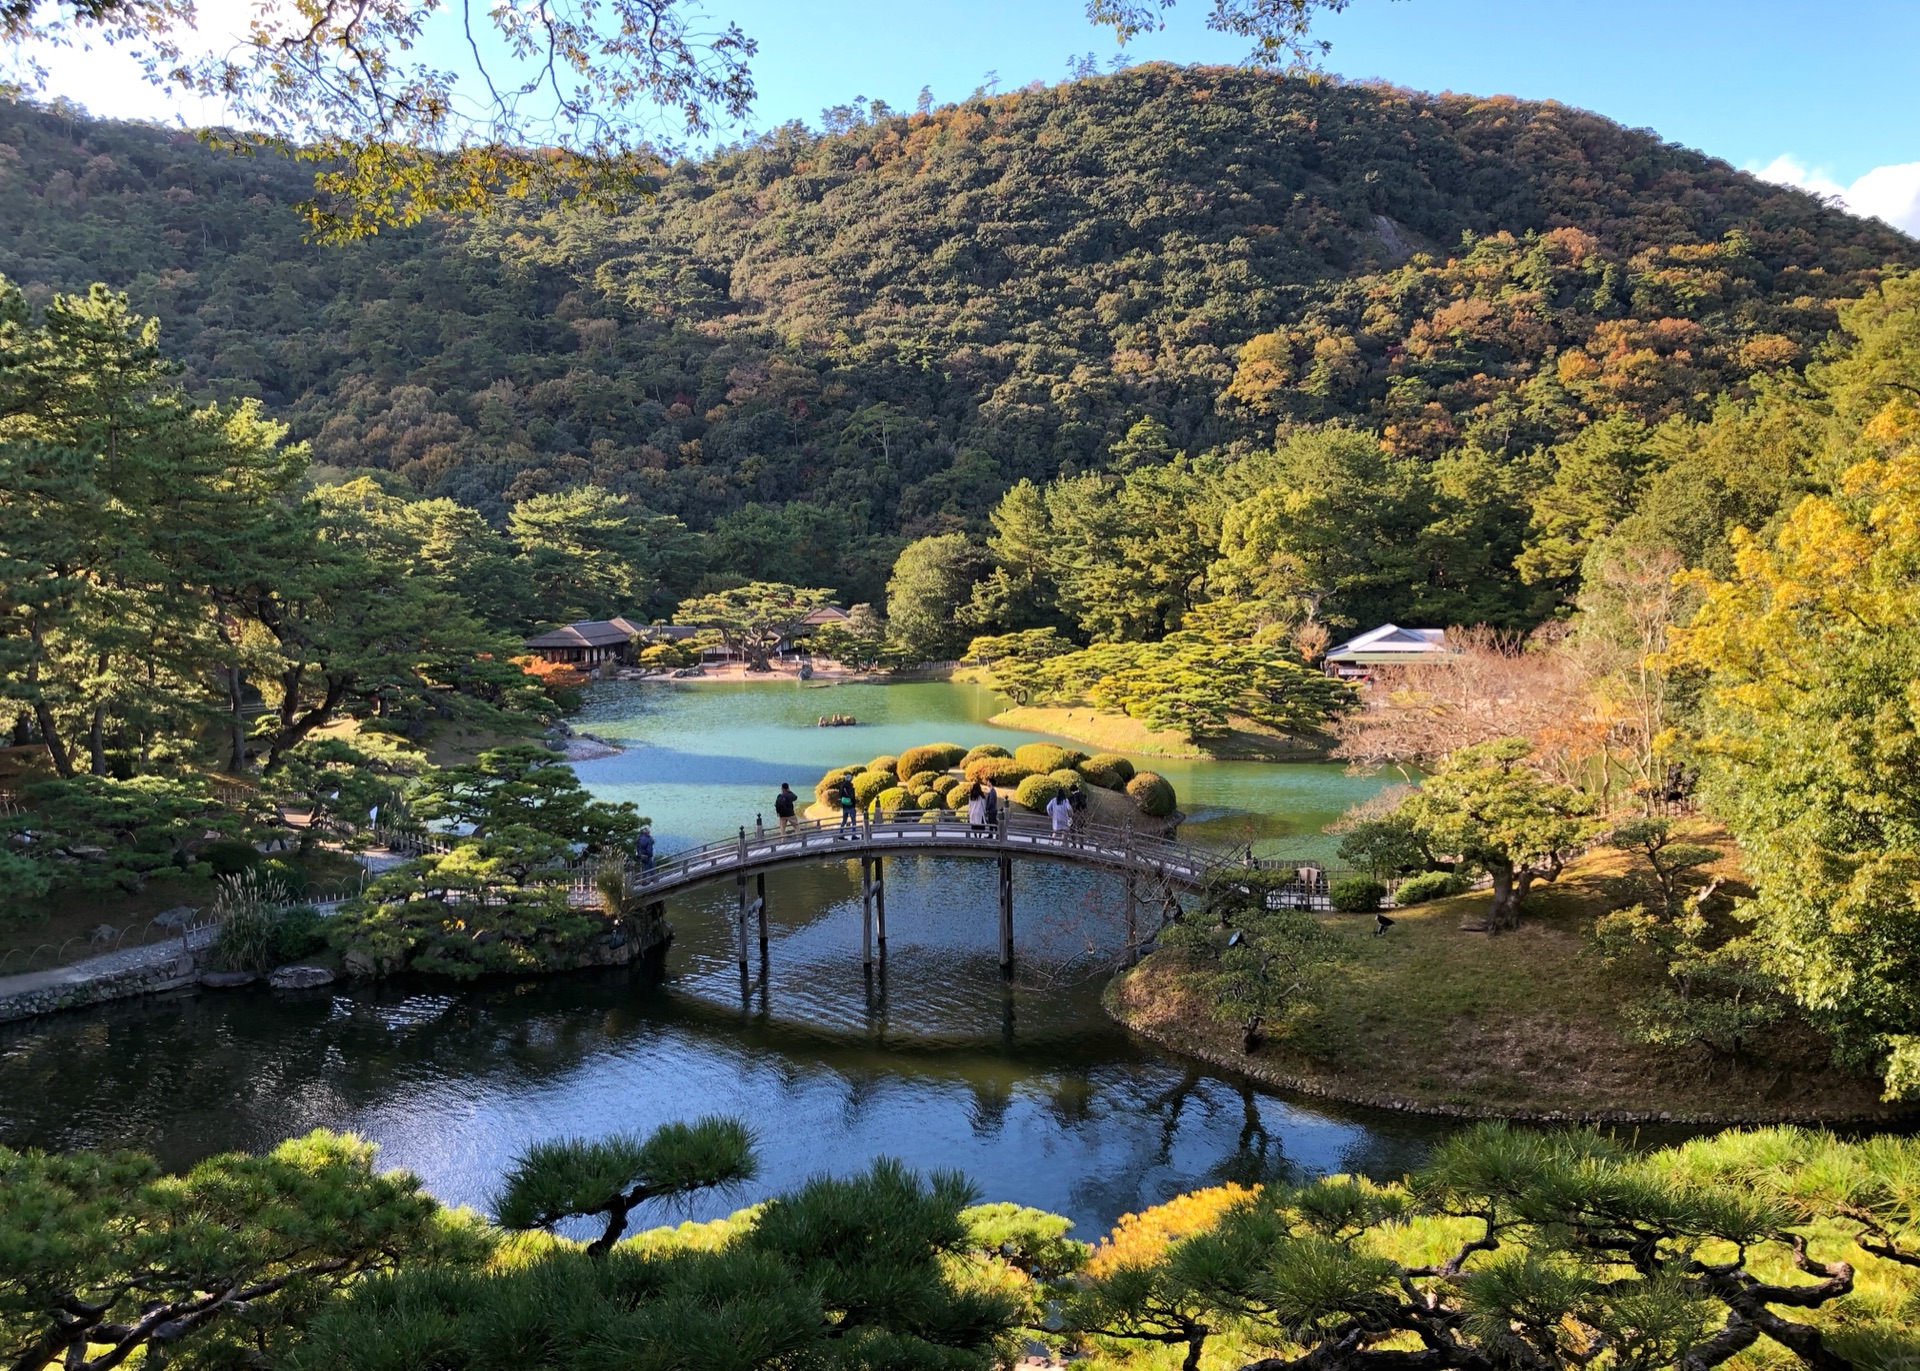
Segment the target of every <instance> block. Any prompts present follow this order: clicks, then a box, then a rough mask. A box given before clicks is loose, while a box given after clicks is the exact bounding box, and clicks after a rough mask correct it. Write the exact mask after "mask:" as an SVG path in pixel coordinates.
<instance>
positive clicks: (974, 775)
mask: <svg viewBox="0 0 1920 1371" xmlns="http://www.w3.org/2000/svg"><path fill="white" fill-rule="evenodd" d="M1031 775H1033V768H1032V767H1030V766H1022V765H1020V763H1018V762H1016V761H1015V760H1014V759H1013V758H1011V757H982V758H981V759H980V760H979V761H977V762H973V763H971V764H969V765H968V767H967V779H968V780H969V781H992V782H993V783H994V784H995V785H996V786H1014V785H1019V784H1020V782H1022V781H1024V780H1026V779H1027V777H1029V776H1031Z"/></svg>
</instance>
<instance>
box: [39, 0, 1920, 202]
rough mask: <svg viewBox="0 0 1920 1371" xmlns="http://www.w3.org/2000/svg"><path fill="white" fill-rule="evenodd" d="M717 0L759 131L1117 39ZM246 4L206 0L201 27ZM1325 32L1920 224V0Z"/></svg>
mask: <svg viewBox="0 0 1920 1371" xmlns="http://www.w3.org/2000/svg"><path fill="white" fill-rule="evenodd" d="M703 3H704V7H705V9H706V11H707V13H708V14H709V15H710V16H712V17H713V18H714V19H716V20H723V19H732V20H734V21H736V22H738V23H739V24H740V26H741V27H742V28H743V29H745V30H746V31H747V32H748V33H749V34H751V35H753V36H754V37H755V38H757V39H758V40H759V42H760V54H759V57H758V58H757V59H756V61H755V63H754V70H755V76H756V79H757V82H758V85H759V89H760V99H759V102H758V105H757V107H756V111H755V114H754V117H753V120H752V124H753V126H754V127H756V128H767V127H771V126H773V125H776V124H779V123H782V122H785V121H787V120H790V119H802V120H805V121H807V122H809V123H817V122H818V119H819V114H820V111H821V109H822V108H823V107H825V106H827V105H831V104H836V103H840V102H843V101H847V100H850V99H851V98H852V97H854V96H855V95H864V96H866V97H868V98H870V99H872V98H878V99H884V100H886V101H887V102H889V103H890V104H892V105H894V106H896V107H900V108H910V107H911V106H912V104H913V102H914V99H915V97H916V96H917V95H918V94H919V91H920V88H921V87H922V86H928V87H931V88H932V91H933V94H934V98H935V99H936V100H937V101H942V102H944V101H948V100H953V99H957V98H960V97H962V96H965V95H967V94H968V93H969V92H971V91H972V90H973V89H974V88H975V87H976V86H979V85H981V84H982V83H983V82H984V81H986V80H987V79H988V76H987V73H988V72H994V73H997V75H998V78H999V83H1000V86H1001V87H1002V88H1007V87H1011V86H1018V85H1025V84H1026V83H1028V82H1030V81H1035V80H1040V81H1047V82H1054V81H1058V80H1060V79H1062V77H1064V76H1065V74H1066V64H1067V60H1068V57H1069V55H1078V54H1086V53H1092V54H1093V55H1094V56H1095V57H1096V59H1098V60H1099V61H1100V62H1101V63H1102V64H1103V65H1104V64H1105V62H1106V61H1107V60H1108V59H1109V58H1110V57H1112V56H1113V55H1114V54H1115V52H1116V51H1117V49H1116V48H1115V45H1114V41H1113V37H1112V35H1111V33H1109V32H1107V31H1105V30H1100V29H1095V28H1093V27H1092V26H1091V25H1089V24H1088V23H1087V22H1086V19H1085V16H1084V13H1083V9H1082V0H835V2H834V3H830V4H808V3H804V0H800V2H796V0H703ZM238 6H239V0H203V3H202V10H203V14H204V16H205V23H204V25H203V27H205V28H207V29H212V28H215V27H217V26H218V25H219V24H220V22H221V16H222V13H223V12H234V13H237V12H238ZM1210 7H1211V5H1210V0H1178V2H1177V3H1176V4H1175V6H1174V8H1173V9H1172V10H1171V11H1170V13H1169V23H1168V26H1167V29H1166V31H1165V32H1163V33H1159V34H1155V35H1151V36H1149V37H1146V38H1143V39H1140V40H1137V41H1136V42H1135V43H1134V44H1132V45H1130V47H1129V49H1128V55H1129V56H1131V57H1132V58H1133V59H1135V60H1147V59H1152V58H1164V59H1167V60H1171V61H1177V62H1233V61H1237V60H1239V59H1240V58H1241V57H1243V56H1244V55H1245V45H1244V43H1243V42H1241V41H1240V40H1236V39H1233V38H1229V37H1226V36H1224V35H1221V34H1216V33H1211V32H1209V31H1208V30H1207V29H1206V27H1205V23H1204V20H1205V16H1206V12H1207V10H1208V9H1209V8H1210ZM1318 31H1319V33H1320V34H1321V36H1323V37H1325V38H1327V39H1329V40H1331V41H1332V43H1333V50H1332V52H1331V53H1330V54H1329V55H1328V56H1327V58H1326V59H1325V65H1326V66H1327V67H1328V69H1329V70H1332V71H1335V72H1338V73H1340V74H1342V75H1344V76H1348V77H1352V78H1356V79H1363V78H1381V79H1385V80H1388V81H1391V82H1394V83H1396V84H1399V85H1404V86H1410V87H1414V88H1417V89H1422V90H1456V91H1471V92H1474V93H1477V94H1510V95H1518V96H1522V97H1527V98H1552V99H1556V100H1562V101H1565V102H1566V103H1568V104H1573V105H1579V106H1582V107H1584V108H1587V109H1591V110H1595V111H1598V112H1599V113H1601V114H1604V115H1607V116H1608V117H1610V118H1613V119H1617V120H1619V121H1621V122H1622V123H1625V124H1629V125H1633V126H1635V127H1646V128H1652V129H1654V130H1656V131H1657V132H1659V133H1660V134H1661V135H1662V136H1663V137H1665V138H1668V139H1671V140H1673V141H1675V142H1680V143H1685V144H1688V145H1690V146H1693V147H1697V148H1701V149H1703V150H1705V151H1707V152H1709V153H1712V154H1714V155H1715V156H1718V157H1724V158H1725V159H1727V160H1728V161H1729V162H1732V163H1734V164H1735V165H1736V166H1741V167H1745V168H1748V169H1749V170H1755V171H1765V172H1766V174H1768V175H1770V176H1771V177H1773V179H1777V180H1785V181H1792V182H1795V183H1797V184H1802V185H1808V186H1810V187H1812V188H1814V189H1817V190H1820V191H1821V192H1822V193H1826V194H1841V195H1844V196H1846V197H1847V199H1848V200H1849V201H1850V202H1851V203H1853V204H1854V205H1855V207H1856V208H1859V209H1861V210H1862V211H1863V212H1868V213H1879V214H1880V215H1881V217H1883V218H1886V219H1888V220H1889V222H1894V223H1898V224H1900V225H1901V226H1902V227H1904V228H1906V229H1907V230H1908V231H1909V232H1914V233H1920V115H1916V112H1915V108H1914V95H1915V91H1916V89H1920V76H1916V73H1920V0H1599V2H1598V3H1595V2H1594V0H1585V3H1578V2H1577V0H1352V4H1351V7H1350V8H1349V9H1348V10H1347V11H1346V12H1345V13H1344V14H1340V15H1336V16H1333V17H1331V18H1327V19H1323V20H1322V21H1321V23H1320V26H1319V30H1318ZM54 90H55V92H56V93H61V94H65V95H68V96H70V97H71V98H73V99H76V100H78V101H79V102H81V103H82V104H84V105H86V106H87V107H88V108H90V109H92V110H94V111H95V112H97V113H101V114H119V115H145V116H148V117H159V118H170V117H171V116H172V115H174V114H176V113H180V112H181V111H180V110H179V109H178V108H176V107H175V106H172V105H171V104H170V103H169V102H168V101H167V100H166V98H165V97H163V96H161V95H159V94H158V93H156V92H151V91H149V90H146V89H143V88H141V86H140V84H139V82H138V81H137V80H126V79H118V78H116V76H115V75H114V73H113V72H112V67H111V63H110V62H108V61H106V60H103V59H101V58H100V57H98V55H92V56H89V57H85V58H82V57H79V56H78V55H73V56H71V57H69V58H67V59H65V60H61V61H59V62H56V63H55V83H54ZM184 113H185V117H186V118H187V119H188V120H189V121H190V122H191V121H192V120H193V119H194V117H195V114H196V112H195V111H193V110H191V109H189V110H186V111H184Z"/></svg>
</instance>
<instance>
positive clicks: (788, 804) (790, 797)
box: [773, 781, 799, 833]
mask: <svg viewBox="0 0 1920 1371" xmlns="http://www.w3.org/2000/svg"><path fill="white" fill-rule="evenodd" d="M798 799H799V797H798V796H797V795H795V794H794V793H793V787H792V786H790V785H788V784H787V783H786V782H785V781H782V782H780V793H779V794H778V795H775V796H774V797H773V816H774V817H775V818H776V819H778V820H779V821H780V831H781V832H782V833H791V832H792V831H793V830H794V828H795V827H796V826H797V825H798V820H796V819H795V818H794V805H795V802H796V801H797V800H798Z"/></svg>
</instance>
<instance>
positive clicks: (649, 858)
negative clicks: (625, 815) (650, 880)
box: [633, 824, 653, 871]
mask: <svg viewBox="0 0 1920 1371" xmlns="http://www.w3.org/2000/svg"><path fill="white" fill-rule="evenodd" d="M633 856H634V860H636V861H638V862H639V863H640V869H641V870H642V871H651V870H653V830H652V829H651V828H649V827H647V825H645V824H642V825H640V831H639V832H638V833H636V834H634V837H633Z"/></svg>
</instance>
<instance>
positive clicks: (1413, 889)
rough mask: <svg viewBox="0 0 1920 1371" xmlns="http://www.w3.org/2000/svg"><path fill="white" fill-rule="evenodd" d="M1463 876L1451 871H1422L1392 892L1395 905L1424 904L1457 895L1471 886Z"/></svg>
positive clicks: (1401, 883)
mask: <svg viewBox="0 0 1920 1371" xmlns="http://www.w3.org/2000/svg"><path fill="white" fill-rule="evenodd" d="M1471 884H1472V882H1470V881H1468V880H1467V878H1466V877H1465V876H1462V875H1460V874H1458V873H1457V872H1453V871H1423V872H1421V873H1420V874H1419V875H1418V876H1409V877H1408V878H1407V879H1406V880H1404V881H1402V882H1400V888H1399V889H1398V890H1396V891H1394V892H1393V902H1394V903H1395V904H1396V905H1402V906H1404V905H1413V904H1425V903H1426V902H1427V901H1428V900H1441V899H1445V898H1446V897H1447V896H1449V895H1458V894H1460V893H1461V892H1462V891H1463V890H1466V889H1468V888H1469V886H1471Z"/></svg>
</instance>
